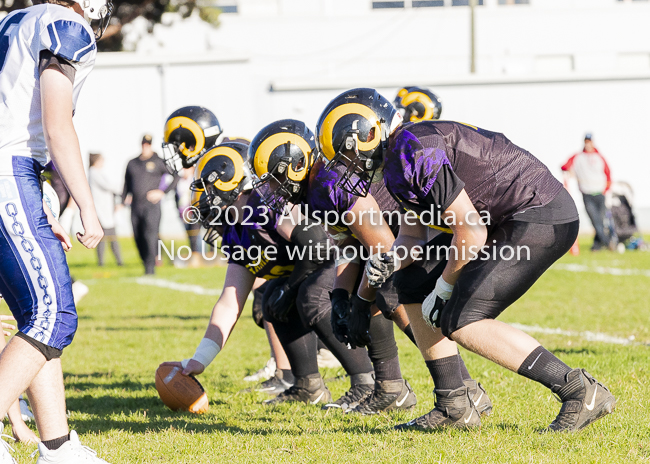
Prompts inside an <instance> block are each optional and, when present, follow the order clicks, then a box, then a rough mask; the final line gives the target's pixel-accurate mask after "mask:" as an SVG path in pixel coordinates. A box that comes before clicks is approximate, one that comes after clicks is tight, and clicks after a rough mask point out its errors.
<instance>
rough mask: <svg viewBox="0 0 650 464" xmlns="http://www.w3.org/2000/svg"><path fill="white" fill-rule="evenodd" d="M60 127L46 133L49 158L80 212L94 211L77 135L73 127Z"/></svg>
mask: <svg viewBox="0 0 650 464" xmlns="http://www.w3.org/2000/svg"><path fill="white" fill-rule="evenodd" d="M62 126H63V127H54V128H50V130H48V131H46V136H45V137H46V142H47V146H48V148H49V151H50V156H51V157H52V160H53V161H54V164H55V165H56V168H57V170H58V172H59V174H60V175H61V178H62V179H63V182H64V183H65V186H66V188H67V189H68V191H69V192H70V195H71V196H72V198H73V199H74V201H75V202H76V203H77V205H78V206H79V209H80V210H81V211H82V212H85V211H87V210H88V211H90V210H94V204H93V198H92V195H91V193H90V187H89V185H88V180H87V179H86V172H85V171H84V165H83V161H82V159H81V151H80V150H79V141H78V139H77V134H76V132H75V130H74V127H72V126H69V127H65V125H62Z"/></svg>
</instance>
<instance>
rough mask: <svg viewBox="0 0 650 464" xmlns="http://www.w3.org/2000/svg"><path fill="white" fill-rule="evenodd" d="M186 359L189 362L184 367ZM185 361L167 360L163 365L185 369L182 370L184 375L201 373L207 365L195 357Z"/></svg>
mask: <svg viewBox="0 0 650 464" xmlns="http://www.w3.org/2000/svg"><path fill="white" fill-rule="evenodd" d="M185 361H187V364H186V365H185V367H183V364H185ZM185 361H182V362H181V361H167V362H164V363H162V364H161V366H171V367H178V368H180V369H183V370H182V372H181V374H183V375H199V374H202V373H203V371H204V370H205V366H204V365H203V364H201V363H200V362H198V361H195V360H194V359H186V360H185Z"/></svg>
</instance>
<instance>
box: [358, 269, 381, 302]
mask: <svg viewBox="0 0 650 464" xmlns="http://www.w3.org/2000/svg"><path fill="white" fill-rule="evenodd" d="M357 295H358V296H360V297H361V298H363V299H364V300H366V301H375V298H376V295H377V289H375V288H373V287H371V286H370V283H368V276H367V275H366V273H365V272H364V273H363V277H361V282H360V283H359V288H358V289H357Z"/></svg>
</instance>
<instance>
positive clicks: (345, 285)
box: [334, 263, 361, 293]
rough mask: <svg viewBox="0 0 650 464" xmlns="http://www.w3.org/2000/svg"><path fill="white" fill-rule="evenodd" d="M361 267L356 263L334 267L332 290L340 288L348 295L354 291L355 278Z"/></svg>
mask: <svg viewBox="0 0 650 464" xmlns="http://www.w3.org/2000/svg"><path fill="white" fill-rule="evenodd" d="M360 270H361V266H360V265H359V264H357V263H345V264H339V265H338V266H337V267H336V277H335V278H334V288H342V289H344V290H346V291H347V292H348V293H352V292H353V291H354V283H355V282H356V281H357V276H358V275H359V271H360Z"/></svg>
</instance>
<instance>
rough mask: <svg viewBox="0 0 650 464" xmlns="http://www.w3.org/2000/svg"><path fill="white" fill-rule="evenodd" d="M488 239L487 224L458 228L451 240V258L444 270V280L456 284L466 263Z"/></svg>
mask: <svg viewBox="0 0 650 464" xmlns="http://www.w3.org/2000/svg"><path fill="white" fill-rule="evenodd" d="M486 240H487V229H486V228H485V226H480V227H479V226H474V227H462V228H456V229H455V230H454V237H453V238H452V240H451V251H450V253H449V260H448V261H447V265H446V266H445V269H444V270H443V271H442V278H443V279H444V281H445V282H447V283H448V284H450V285H454V284H455V283H456V281H457V280H458V277H459V276H460V273H461V271H462V270H463V268H464V267H465V265H466V264H467V263H469V262H470V261H471V260H472V259H473V258H474V257H476V255H477V254H478V253H479V252H480V250H481V248H482V247H483V245H485V242H486Z"/></svg>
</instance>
